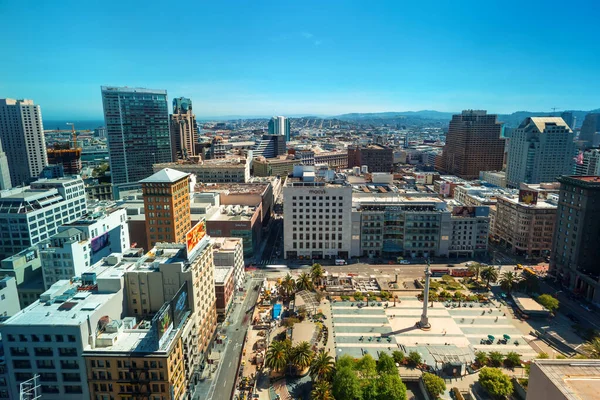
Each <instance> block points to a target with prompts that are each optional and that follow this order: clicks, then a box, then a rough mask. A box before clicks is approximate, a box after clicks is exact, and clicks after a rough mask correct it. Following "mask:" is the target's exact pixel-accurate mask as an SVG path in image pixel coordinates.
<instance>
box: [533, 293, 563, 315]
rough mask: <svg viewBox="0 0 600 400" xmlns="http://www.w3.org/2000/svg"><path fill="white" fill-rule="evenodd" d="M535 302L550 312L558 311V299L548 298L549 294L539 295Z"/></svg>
mask: <svg viewBox="0 0 600 400" xmlns="http://www.w3.org/2000/svg"><path fill="white" fill-rule="evenodd" d="M536 300H537V302H538V303H540V304H541V305H543V306H544V307H546V308H547V309H548V310H550V312H554V311H556V310H558V306H559V304H558V299H556V298H554V297H552V296H550V295H549V294H542V295H539V296H538V297H537V298H536Z"/></svg>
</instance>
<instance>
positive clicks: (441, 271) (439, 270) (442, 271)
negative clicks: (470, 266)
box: [431, 268, 450, 278]
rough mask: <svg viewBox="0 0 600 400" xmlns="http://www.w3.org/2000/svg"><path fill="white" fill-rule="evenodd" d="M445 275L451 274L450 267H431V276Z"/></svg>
mask: <svg viewBox="0 0 600 400" xmlns="http://www.w3.org/2000/svg"><path fill="white" fill-rule="evenodd" d="M444 275H450V270H449V269H448V268H433V269H431V276H433V277H434V278H439V277H442V276H444Z"/></svg>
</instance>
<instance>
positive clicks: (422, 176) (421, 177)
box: [415, 174, 426, 185]
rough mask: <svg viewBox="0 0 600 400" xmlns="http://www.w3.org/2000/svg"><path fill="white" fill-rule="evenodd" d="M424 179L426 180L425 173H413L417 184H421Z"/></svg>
mask: <svg viewBox="0 0 600 400" xmlns="http://www.w3.org/2000/svg"><path fill="white" fill-rule="evenodd" d="M425 180H426V178H425V175H423V174H416V175H415V182H417V183H419V184H421V185H422V184H424V183H425Z"/></svg>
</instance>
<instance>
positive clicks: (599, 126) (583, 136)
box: [579, 113, 600, 147]
mask: <svg viewBox="0 0 600 400" xmlns="http://www.w3.org/2000/svg"><path fill="white" fill-rule="evenodd" d="M579 140H580V141H583V142H584V143H585V145H586V146H587V147H591V146H594V147H597V146H599V145H600V113H589V114H587V115H586V116H585V119H584V120H583V124H582V125H581V132H580V133H579Z"/></svg>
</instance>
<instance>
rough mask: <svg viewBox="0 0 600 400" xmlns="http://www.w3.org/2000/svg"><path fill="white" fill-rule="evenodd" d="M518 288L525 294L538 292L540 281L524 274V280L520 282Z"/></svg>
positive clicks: (534, 276) (533, 276)
mask: <svg viewBox="0 0 600 400" xmlns="http://www.w3.org/2000/svg"><path fill="white" fill-rule="evenodd" d="M520 286H521V287H522V288H523V290H525V291H526V292H527V293H533V292H538V291H539V290H540V281H539V279H538V277H537V275H532V274H525V276H524V278H523V279H521V281H520Z"/></svg>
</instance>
